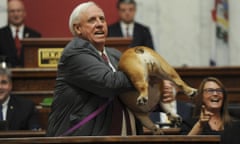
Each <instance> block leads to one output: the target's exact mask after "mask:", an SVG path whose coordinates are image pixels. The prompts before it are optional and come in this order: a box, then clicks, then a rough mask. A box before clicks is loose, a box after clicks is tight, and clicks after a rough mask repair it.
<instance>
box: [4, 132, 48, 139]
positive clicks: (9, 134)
mask: <svg viewBox="0 0 240 144" xmlns="http://www.w3.org/2000/svg"><path fill="white" fill-rule="evenodd" d="M45 135H46V131H45V130H41V131H30V130H17V131H15V130H7V131H0V138H17V137H43V136H45Z"/></svg>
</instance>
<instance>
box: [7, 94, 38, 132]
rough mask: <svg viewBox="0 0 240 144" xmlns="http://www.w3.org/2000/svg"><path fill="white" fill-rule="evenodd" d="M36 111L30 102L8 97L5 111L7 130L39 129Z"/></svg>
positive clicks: (17, 97)
mask: <svg viewBox="0 0 240 144" xmlns="http://www.w3.org/2000/svg"><path fill="white" fill-rule="evenodd" d="M38 118H39V117H38V111H37V110H36V108H35V105H34V103H33V102H32V101H30V100H28V99H24V98H22V97H19V96H13V95H11V96H10V100H9V103H8V110H7V121H8V129H9V130H32V129H37V128H40V124H39V122H38Z"/></svg>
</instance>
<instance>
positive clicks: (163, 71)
mask: <svg viewBox="0 0 240 144" xmlns="http://www.w3.org/2000/svg"><path fill="white" fill-rule="evenodd" d="M119 70H121V71H123V72H125V73H126V74H127V75H128V77H129V78H130V79H131V81H132V83H133V85H134V86H135V88H136V89H137V91H129V92H127V93H123V94H121V96H120V99H121V100H122V101H123V103H124V104H125V105H126V106H127V107H128V108H129V109H130V111H131V112H132V113H133V114H134V115H135V116H136V117H137V118H138V119H139V120H140V121H141V122H142V124H143V126H145V127H146V128H148V129H150V130H151V131H152V132H153V134H163V132H162V131H161V130H160V129H159V128H157V126H156V125H155V124H154V123H153V122H152V121H151V120H150V118H149V113H150V112H151V110H152V109H153V108H154V107H155V106H156V105H158V104H160V105H161V107H162V108H163V110H164V111H165V112H166V113H168V115H169V118H170V120H171V121H172V122H177V123H180V121H181V118H180V116H179V115H177V114H176V113H174V112H173V111H172V110H171V108H170V105H169V104H168V103H162V102H161V90H162V88H163V83H162V81H161V80H162V79H167V80H170V81H172V82H174V83H175V84H176V85H177V86H178V87H179V88H180V89H182V90H183V92H184V93H185V94H186V95H188V96H194V95H195V94H196V93H197V90H196V89H194V88H191V87H189V86H188V85H187V84H186V83H185V82H184V81H183V80H182V79H181V78H180V76H179V75H178V74H177V72H176V71H175V69H173V68H172V67H171V66H170V65H169V64H168V63H167V62H166V61H165V60H164V59H163V58H162V57H161V56H160V55H159V54H157V53H156V52H155V51H153V50H152V49H150V48H147V47H143V46H139V47H134V48H130V49H128V50H127V51H125V52H124V53H123V55H122V57H121V59H120V61H119ZM150 77H151V78H155V79H159V83H153V84H152V83H151V82H149V81H150ZM160 79H161V80H160Z"/></svg>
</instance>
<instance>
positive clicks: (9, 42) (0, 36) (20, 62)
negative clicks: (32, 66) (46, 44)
mask: <svg viewBox="0 0 240 144" xmlns="http://www.w3.org/2000/svg"><path fill="white" fill-rule="evenodd" d="M23 37H24V38H28V37H41V34H40V33H38V32H36V31H35V30H33V29H31V28H29V27H27V26H25V27H24V35H23ZM0 55H1V56H6V57H7V63H8V65H9V67H17V66H18V67H23V66H24V48H23V47H22V48H21V56H20V58H19V57H18V56H17V49H16V47H15V42H14V38H13V36H12V32H11V29H10V27H9V26H5V27H3V28H1V29H0Z"/></svg>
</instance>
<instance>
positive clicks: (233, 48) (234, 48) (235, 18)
mask: <svg viewBox="0 0 240 144" xmlns="http://www.w3.org/2000/svg"><path fill="white" fill-rule="evenodd" d="M229 7H230V16H229V19H230V26H229V27H230V35H229V45H230V55H231V57H230V61H231V65H238V66H239V65H240V1H239V0H229Z"/></svg>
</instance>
